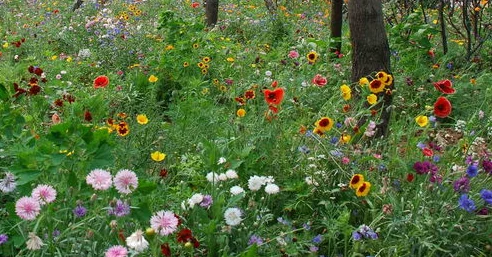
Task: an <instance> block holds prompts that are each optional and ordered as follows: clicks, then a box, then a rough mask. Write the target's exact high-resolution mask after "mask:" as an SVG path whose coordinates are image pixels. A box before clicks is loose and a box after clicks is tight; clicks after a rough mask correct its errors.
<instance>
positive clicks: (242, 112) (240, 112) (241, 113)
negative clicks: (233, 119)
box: [236, 108, 246, 118]
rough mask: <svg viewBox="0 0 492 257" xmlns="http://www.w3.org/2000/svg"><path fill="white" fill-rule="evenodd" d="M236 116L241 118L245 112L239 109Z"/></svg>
mask: <svg viewBox="0 0 492 257" xmlns="http://www.w3.org/2000/svg"><path fill="white" fill-rule="evenodd" d="M236 115H237V116H238V117H241V118H242V117H244V116H245V115H246V110H244V109H242V108H241V109H239V110H237V112H236Z"/></svg>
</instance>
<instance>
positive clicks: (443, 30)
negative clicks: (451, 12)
mask: <svg viewBox="0 0 492 257" xmlns="http://www.w3.org/2000/svg"><path fill="white" fill-rule="evenodd" d="M445 4H446V3H445V2H444V0H441V1H440V3H439V23H440V24H441V39H442V50H443V53H444V54H447V53H448V38H447V36H446V23H445V20H444V5H445Z"/></svg>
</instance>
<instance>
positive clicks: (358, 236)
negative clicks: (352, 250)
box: [352, 231, 362, 241]
mask: <svg viewBox="0 0 492 257" xmlns="http://www.w3.org/2000/svg"><path fill="white" fill-rule="evenodd" d="M352 238H353V239H354V240H355V241H358V240H361V239H362V235H361V233H359V232H357V231H354V232H352Z"/></svg>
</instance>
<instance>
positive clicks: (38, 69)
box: [33, 67, 43, 76]
mask: <svg viewBox="0 0 492 257" xmlns="http://www.w3.org/2000/svg"><path fill="white" fill-rule="evenodd" d="M33 73H34V74H36V75H38V76H41V74H43V70H42V69H41V68H39V67H34V70H33Z"/></svg>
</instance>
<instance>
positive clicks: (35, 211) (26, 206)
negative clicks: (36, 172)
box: [15, 185, 56, 220]
mask: <svg viewBox="0 0 492 257" xmlns="http://www.w3.org/2000/svg"><path fill="white" fill-rule="evenodd" d="M55 199H56V190H55V189H54V188H53V187H52V186H49V185H38V186H37V187H36V188H34V189H33V190H32V193H31V196H24V197H22V198H20V199H19V200H17V202H16V203H15V213H16V214H17V216H19V217H20V218H21V219H24V220H34V219H36V217H37V216H38V215H39V213H40V212H41V206H42V205H45V204H47V203H51V202H53V201H55Z"/></svg>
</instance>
